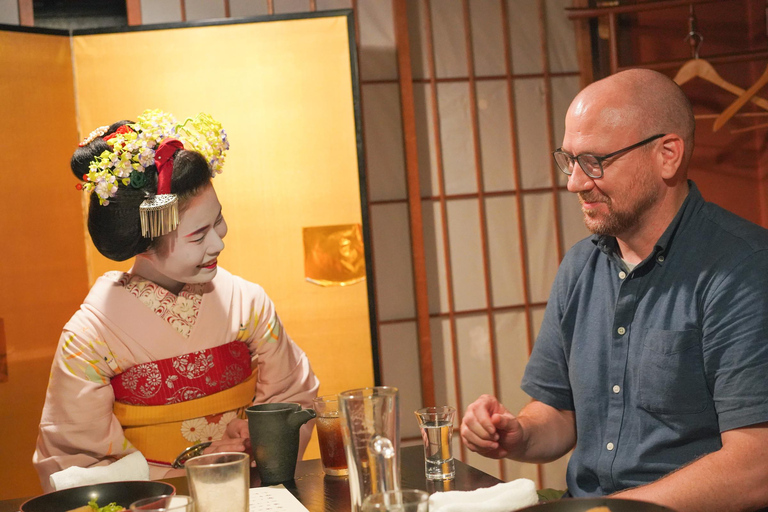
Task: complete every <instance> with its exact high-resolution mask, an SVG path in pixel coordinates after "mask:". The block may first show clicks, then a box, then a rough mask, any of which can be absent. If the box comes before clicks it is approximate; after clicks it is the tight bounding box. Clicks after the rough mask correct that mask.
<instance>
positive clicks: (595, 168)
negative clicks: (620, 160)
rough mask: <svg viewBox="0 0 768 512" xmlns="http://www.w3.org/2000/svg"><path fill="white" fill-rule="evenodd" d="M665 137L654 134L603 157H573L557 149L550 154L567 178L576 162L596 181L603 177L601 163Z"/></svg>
mask: <svg viewBox="0 0 768 512" xmlns="http://www.w3.org/2000/svg"><path fill="white" fill-rule="evenodd" d="M665 135H666V133H659V134H656V135H654V136H653V137H648V138H647V139H645V140H641V141H640V142H638V143H637V144H632V145H631V146H627V147H625V148H624V149H620V150H618V151H614V152H613V153H609V154H607V155H603V156H597V155H593V154H591V153H582V154H580V155H576V156H573V155H571V154H570V153H566V152H565V151H563V148H558V149H557V150H556V151H554V152H552V156H554V157H555V162H556V163H557V167H558V168H559V169H560V170H561V171H563V172H564V173H565V174H567V175H568V176H570V175H571V174H573V166H574V165H576V162H578V163H579V165H580V166H581V170H582V171H584V174H586V175H587V176H589V177H590V178H592V179H595V180H596V179H598V178H602V177H603V162H605V161H606V160H608V159H609V158H613V157H615V156H617V155H620V154H622V153H628V152H630V151H632V150H633V149H637V148H639V147H640V146H645V145H646V144H648V143H649V142H653V141H654V140H656V139H658V138H660V137H663V136H665Z"/></svg>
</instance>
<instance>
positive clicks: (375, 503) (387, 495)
mask: <svg viewBox="0 0 768 512" xmlns="http://www.w3.org/2000/svg"><path fill="white" fill-rule="evenodd" d="M428 510H429V494H428V493H426V492H424V491H420V490H417V489H403V490H401V491H387V492H379V493H376V494H371V495H370V496H368V497H367V498H365V500H363V509H362V512H427V511H428Z"/></svg>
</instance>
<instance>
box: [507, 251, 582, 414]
mask: <svg viewBox="0 0 768 512" xmlns="http://www.w3.org/2000/svg"><path fill="white" fill-rule="evenodd" d="M566 268H567V260H564V262H563V264H562V265H561V266H560V269H559V270H558V272H557V276H556V277H555V282H554V284H553V285H552V289H551V290H550V294H549V300H548V301H547V308H546V310H545V312H544V320H543V321H542V324H541V329H540V330H539V334H538V336H537V337H536V343H535V344H534V346H533V351H532V352H531V358H530V359H529V360H528V364H527V365H526V367H525V373H524V374H523V381H522V383H521V385H520V387H521V388H522V390H523V391H525V392H526V393H527V394H528V395H529V396H531V397H532V398H533V399H535V400H539V401H540V402H543V403H545V404H547V405H549V406H551V407H554V408H556V409H560V410H568V411H572V410H574V405H573V394H572V392H571V385H570V380H569V375H568V359H567V354H566V347H565V340H564V339H563V331H562V329H561V321H562V317H563V309H562V307H561V304H563V303H564V301H565V293H566V289H567V288H566V285H565V283H566V275H567V271H566Z"/></svg>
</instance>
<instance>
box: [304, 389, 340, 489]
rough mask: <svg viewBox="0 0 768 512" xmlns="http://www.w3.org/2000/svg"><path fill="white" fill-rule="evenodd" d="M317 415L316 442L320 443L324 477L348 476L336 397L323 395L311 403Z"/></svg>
mask: <svg viewBox="0 0 768 512" xmlns="http://www.w3.org/2000/svg"><path fill="white" fill-rule="evenodd" d="M312 402H313V406H314V408H315V412H316V413H317V421H316V423H315V426H316V427H317V440H318V442H319V443H320V460H321V461H322V463H323V471H324V472H325V474H326V475H331V476H344V475H348V474H349V469H347V456H346V454H345V453H344V438H343V437H342V435H341V418H340V417H339V400H338V395H325V396H319V397H317V398H315V399H314V400H313V401H312Z"/></svg>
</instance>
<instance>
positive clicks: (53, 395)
mask: <svg viewBox="0 0 768 512" xmlns="http://www.w3.org/2000/svg"><path fill="white" fill-rule="evenodd" d="M72 324H73V322H72V321H70V323H69V324H68V325H67V328H65V330H64V332H63V333H62V335H61V338H60V340H59V344H58V347H57V349H56V353H55V355H54V359H53V364H52V366H51V376H50V380H49V382H48V390H47V392H46V399H45V405H44V406H43V413H42V417H41V419H40V430H39V433H38V438H37V446H36V449H35V453H34V456H33V463H34V465H35V469H36V470H37V472H38V476H39V477H40V482H41V484H42V486H43V489H44V490H45V491H46V492H47V491H50V490H52V488H51V486H50V482H49V477H50V475H51V474H53V473H55V472H57V471H61V470H63V469H66V468H68V467H70V466H78V467H92V466H101V465H107V464H110V463H111V462H114V461H115V460H117V459H120V458H122V457H123V456H125V455H127V454H129V453H132V452H135V451H136V448H135V447H134V446H133V445H132V444H131V443H130V442H129V441H128V440H127V439H126V438H125V436H124V435H123V429H122V428H121V426H120V422H119V421H118V420H117V418H116V417H115V415H114V414H113V413H112V406H113V404H114V400H115V398H114V394H113V392H112V387H111V386H110V384H109V382H110V378H111V377H112V376H113V375H114V371H113V369H112V368H111V367H110V364H114V363H113V358H111V353H110V351H109V348H108V347H107V346H106V344H105V343H104V342H103V341H100V340H99V339H98V336H97V333H96V332H95V330H94V329H92V328H90V329H78V328H76V327H74V326H73V325H72Z"/></svg>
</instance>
